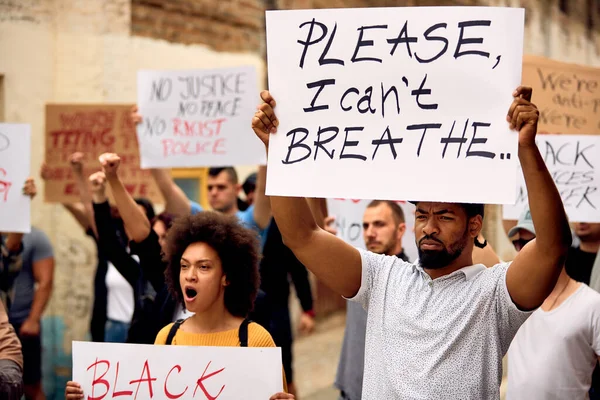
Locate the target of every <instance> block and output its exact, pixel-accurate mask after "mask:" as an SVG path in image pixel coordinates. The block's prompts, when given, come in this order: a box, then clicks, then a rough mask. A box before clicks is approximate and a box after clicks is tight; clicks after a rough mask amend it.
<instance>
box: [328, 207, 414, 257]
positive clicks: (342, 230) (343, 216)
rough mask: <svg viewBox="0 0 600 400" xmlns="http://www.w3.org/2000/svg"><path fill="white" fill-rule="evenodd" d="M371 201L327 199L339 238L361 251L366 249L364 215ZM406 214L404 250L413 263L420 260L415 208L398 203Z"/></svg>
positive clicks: (403, 239)
mask: <svg viewBox="0 0 600 400" xmlns="http://www.w3.org/2000/svg"><path fill="white" fill-rule="evenodd" d="M370 202H371V200H346V199H327V211H328V212H329V215H330V216H334V217H335V228H336V229H337V231H338V233H337V236H338V237H340V238H342V239H344V241H346V242H347V243H349V244H351V245H352V246H354V247H358V248H361V249H364V248H366V247H365V240H364V237H363V215H364V213H365V210H366V208H367V205H368V204H369V203H370ZM398 204H399V205H400V207H401V208H402V211H403V212H404V220H405V221H406V232H405V233H404V236H403V237H402V248H403V249H404V254H406V255H407V256H408V258H409V259H410V261H411V262H413V261H415V260H416V259H417V258H418V253H417V245H416V243H415V206H414V205H412V204H410V203H408V202H403V201H400V202H398Z"/></svg>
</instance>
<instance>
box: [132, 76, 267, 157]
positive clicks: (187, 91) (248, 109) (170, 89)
mask: <svg viewBox="0 0 600 400" xmlns="http://www.w3.org/2000/svg"><path fill="white" fill-rule="evenodd" d="M258 93H259V92H258V88H257V84H256V71H255V69H254V67H250V66H245V67H237V68H221V69H212V70H198V69H196V70H182V71H139V72H138V105H139V108H140V114H141V115H142V116H143V123H142V124H141V125H140V126H139V127H138V131H137V133H138V139H139V142H140V153H141V155H142V168H151V167H214V166H226V165H256V164H259V163H260V162H261V161H262V160H263V159H264V155H265V148H264V145H263V144H262V142H261V141H260V140H259V139H258V138H257V137H256V136H255V135H254V132H252V129H251V122H252V117H253V116H254V113H255V111H256V106H257V105H258V102H259V100H260V97H259V96H258Z"/></svg>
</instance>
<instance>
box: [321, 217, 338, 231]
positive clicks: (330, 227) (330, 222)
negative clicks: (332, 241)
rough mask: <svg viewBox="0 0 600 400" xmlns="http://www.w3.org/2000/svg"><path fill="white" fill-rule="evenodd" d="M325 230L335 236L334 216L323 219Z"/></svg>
mask: <svg viewBox="0 0 600 400" xmlns="http://www.w3.org/2000/svg"><path fill="white" fill-rule="evenodd" d="M324 223H325V228H324V229H325V230H326V231H327V232H329V233H331V234H332V235H337V233H338V231H337V229H335V217H334V216H331V215H330V216H328V217H325V221H324Z"/></svg>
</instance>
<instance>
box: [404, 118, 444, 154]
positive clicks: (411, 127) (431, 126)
mask: <svg viewBox="0 0 600 400" xmlns="http://www.w3.org/2000/svg"><path fill="white" fill-rule="evenodd" d="M441 126H442V124H418V125H409V126H407V127H406V129H407V130H409V131H416V130H419V129H423V135H421V141H420V142H419V147H418V148H417V157H419V156H420V155H421V146H422V145H423V139H425V134H426V133H427V129H440V128H441Z"/></svg>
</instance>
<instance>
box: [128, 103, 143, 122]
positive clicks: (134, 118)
mask: <svg viewBox="0 0 600 400" xmlns="http://www.w3.org/2000/svg"><path fill="white" fill-rule="evenodd" d="M129 119H130V120H131V122H132V123H133V124H134V125H137V124H140V123H142V116H141V114H140V113H138V106H137V105H136V106H133V107H131V112H130V113H129Z"/></svg>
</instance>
